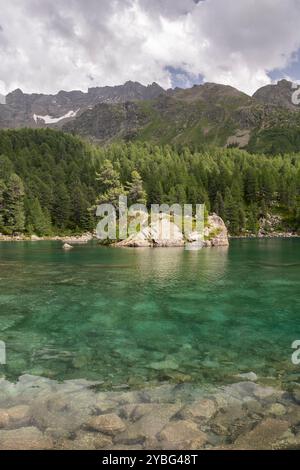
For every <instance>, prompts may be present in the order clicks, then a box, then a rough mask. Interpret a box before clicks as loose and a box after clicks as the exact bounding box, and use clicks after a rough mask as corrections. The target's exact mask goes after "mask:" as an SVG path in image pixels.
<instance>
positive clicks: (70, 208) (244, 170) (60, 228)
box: [0, 129, 300, 236]
mask: <svg viewBox="0 0 300 470" xmlns="http://www.w3.org/2000/svg"><path fill="white" fill-rule="evenodd" d="M124 193H126V194H127V195H128V197H129V200H130V202H132V203H133V202H147V203H148V205H150V204H157V203H159V204H161V203H168V204H173V203H180V204H184V203H189V204H200V203H205V204H206V207H207V210H208V211H209V212H216V213H217V214H218V215H220V216H221V217H222V218H223V219H224V221H225V223H226V224H227V226H228V229H229V232H230V234H231V235H242V234H254V235H255V234H257V233H258V231H259V228H260V220H261V219H263V218H266V217H268V215H270V214H271V215H276V216H278V218H279V219H280V226H279V227H278V229H280V230H282V231H294V232H297V231H299V230H300V155H299V154H293V153H291V154H278V155H264V154H254V153H253V154H252V153H247V152H246V151H243V150H239V149H237V148H215V147H207V148H204V147H201V148H197V147H188V146H184V145H164V146H159V145H154V144H149V143H139V142H138V143H123V142H120V143H114V144H111V145H108V146H104V147H99V146H96V145H93V144H91V143H89V142H86V141H84V140H82V139H81V138H79V137H74V136H72V135H69V134H67V133H63V132H61V131H56V130H50V129H38V130H33V129H20V130H2V131H0V233H2V234H4V235H16V234H26V235H32V234H36V235H39V236H53V235H65V234H71V233H72V234H79V233H83V232H85V231H92V230H93V229H94V228H95V226H96V223H97V222H96V218H95V211H94V209H93V208H94V207H95V204H96V203H99V202H103V201H105V202H108V201H109V202H115V200H116V198H117V197H118V195H119V194H124Z"/></svg>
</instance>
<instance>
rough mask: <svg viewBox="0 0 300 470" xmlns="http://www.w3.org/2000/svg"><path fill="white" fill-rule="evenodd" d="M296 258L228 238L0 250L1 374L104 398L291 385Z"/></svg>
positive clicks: (264, 244)
mask: <svg viewBox="0 0 300 470" xmlns="http://www.w3.org/2000/svg"><path fill="white" fill-rule="evenodd" d="M299 248H300V243H299V240H275V241H273V240H270V241H264V240H263V241H256V240H242V241H239V240H234V241H232V243H231V246H230V248H229V249H227V248H213V249H203V250H200V251H186V250H184V249H177V248H169V249H163V248H162V249H117V248H114V249H109V248H100V247H99V246H97V245H96V244H89V245H87V246H76V247H75V249H74V250H72V251H71V252H67V253H65V252H64V251H63V250H62V249H61V244H60V243H56V242H42V243H18V244H17V243H11V244H9V243H0V278H1V283H0V306H1V307H0V340H2V341H5V342H6V345H7V356H8V358H7V365H6V366H0V367H2V369H1V372H2V374H4V375H6V377H7V378H9V379H13V380H15V379H16V378H18V377H19V376H20V375H22V374H24V373H30V374H33V375H39V376H46V377H50V378H55V379H59V380H63V379H75V378H86V379H90V380H97V381H99V380H100V381H102V382H103V388H104V389H110V388H111V387H114V386H120V385H124V384H126V386H130V387H142V386H144V384H145V382H147V383H150V384H151V383H155V384H157V383H158V382H161V381H168V382H173V383H178V382H192V383H198V384H215V383H226V382H231V381H232V377H234V376H235V375H236V374H239V373H242V372H249V371H254V372H256V373H257V374H258V375H260V376H261V377H265V378H268V379H266V380H270V379H276V380H277V381H279V382H280V381H284V382H289V383H293V382H295V381H297V380H298V379H297V377H298V376H297V374H299V370H295V366H293V364H292V363H291V352H292V351H291V344H292V342H293V341H294V340H295V339H298V338H300V324H299V319H298V318H299V307H300V299H299V279H300V269H299V265H300V250H299ZM1 372H0V373H1Z"/></svg>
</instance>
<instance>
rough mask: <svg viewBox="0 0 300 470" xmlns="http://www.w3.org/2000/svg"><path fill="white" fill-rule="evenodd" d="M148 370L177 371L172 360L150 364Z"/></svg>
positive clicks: (175, 364) (176, 365) (176, 366)
mask: <svg viewBox="0 0 300 470" xmlns="http://www.w3.org/2000/svg"><path fill="white" fill-rule="evenodd" d="M150 368H151V369H154V370H177V369H178V368H179V366H178V364H177V363H176V362H175V361H173V360H172V359H169V360H166V361H160V362H152V363H151V364H150Z"/></svg>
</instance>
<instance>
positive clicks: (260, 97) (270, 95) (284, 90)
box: [253, 78, 299, 110]
mask: <svg viewBox="0 0 300 470" xmlns="http://www.w3.org/2000/svg"><path fill="white" fill-rule="evenodd" d="M292 85H293V84H292V82H290V81H289V80H286V79H285V78H284V79H282V80H279V81H278V82H277V83H276V84H270V85H266V86H264V87H262V88H260V89H259V90H257V91H256V92H255V93H254V95H253V98H254V99H255V100H256V101H259V102H260V103H262V104H269V105H276V106H280V107H283V108H288V109H290V110H298V109H299V106H297V105H295V104H294V103H293V101H292V95H293V92H294V89H293V86H292Z"/></svg>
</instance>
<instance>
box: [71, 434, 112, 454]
mask: <svg viewBox="0 0 300 470" xmlns="http://www.w3.org/2000/svg"><path fill="white" fill-rule="evenodd" d="M112 445H113V443H112V440H111V438H110V437H108V436H106V435H104V434H101V433H86V432H80V433H79V434H77V436H76V438H75V440H74V447H75V448H76V449H78V450H81V449H82V450H85V449H87V450H89V449H92V450H94V449H95V450H97V449H105V448H106V449H110V448H111V447H112Z"/></svg>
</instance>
